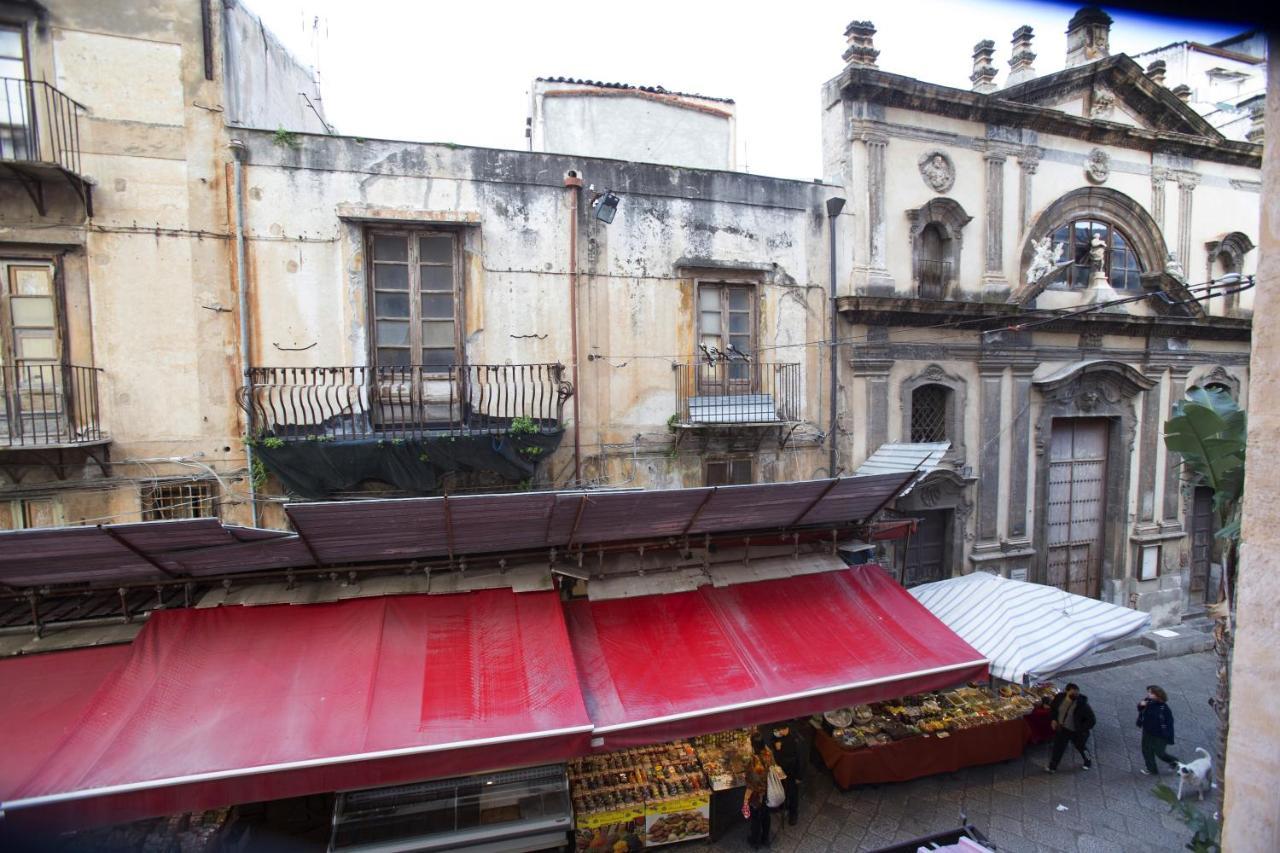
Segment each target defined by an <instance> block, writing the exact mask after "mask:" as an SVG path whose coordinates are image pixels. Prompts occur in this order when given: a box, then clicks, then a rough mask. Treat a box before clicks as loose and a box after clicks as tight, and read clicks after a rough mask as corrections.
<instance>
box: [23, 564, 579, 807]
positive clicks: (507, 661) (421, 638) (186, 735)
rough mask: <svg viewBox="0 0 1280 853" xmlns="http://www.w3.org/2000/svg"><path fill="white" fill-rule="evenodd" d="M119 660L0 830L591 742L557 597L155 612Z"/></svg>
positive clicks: (305, 789)
mask: <svg viewBox="0 0 1280 853" xmlns="http://www.w3.org/2000/svg"><path fill="white" fill-rule="evenodd" d="M131 648H132V653H131V654H130V656H129V657H128V659H127V660H126V661H125V662H124V663H123V665H122V666H121V667H120V669H119V670H118V671H117V672H116V673H115V674H114V675H113V676H112V677H110V678H109V679H108V680H107V682H106V683H105V684H104V685H103V686H102V688H101V689H100V690H99V691H98V692H97V693H96V695H94V696H93V698H92V700H91V701H90V702H89V703H88V706H87V707H86V708H85V710H84V712H83V714H81V715H80V717H79V719H78V721H77V724H76V725H75V727H74V730H73V731H72V732H71V734H70V735H68V736H67V737H66V738H65V739H63V741H62V743H61V746H60V747H59V748H58V749H57V750H56V752H54V753H53V754H52V755H50V756H49V757H48V759H47V760H46V761H45V762H44V763H43V766H41V767H40V768H39V769H38V770H37V771H36V772H35V773H34V775H32V776H31V777H30V778H28V779H26V780H24V781H23V782H21V783H20V784H19V785H18V786H17V787H16V789H13V790H10V791H9V795H8V797H6V801H5V802H3V803H0V808H3V809H4V813H5V818H4V821H3V822H0V832H3V831H4V825H5V824H9V825H10V826H11V827H14V828H18V829H20V828H22V827H23V826H39V827H41V828H49V827H71V826H86V825H92V824H101V823H119V822H123V821H127V820H133V819H137V818H141V817H148V816H154V815H164V814H171V813H174V812H182V811H189V810H196V809H204V808H213V807H218V806H224V805H229V804H232V803H245V802H258V801H262V800H272V799H281V798H285V797H293V796H300V795H304V794H310V793H318V792H327V791H340V790H348V789H353V788H364V787H373V786H379V785H391V784H397V783H403V782H411V781H417V780H424V779H429V778H438V777H446V776H453V775H461V774H467V773H474V772H479V771H490V770H497V769H502V768H507V767H518V766H524V765H530V764H538V763H546V762H553V761H563V760H564V759H566V758H567V757H569V756H571V755H575V754H580V753H581V752H583V751H584V750H585V749H587V747H588V738H589V735H590V731H591V724H590V721H589V720H588V718H587V715H586V710H585V708H584V706H583V701H582V696H581V693H580V692H579V688H578V683H577V678H576V677H575V674H574V669H573V655H572V652H571V651H570V648H569V645H568V636H567V633H566V630H565V624H564V619H563V611H562V609H561V605H560V601H559V597H558V595H557V594H556V593H555V592H529V593H515V592H512V591H511V590H510V589H491V590H483V591H478V592H470V593H462V594H456V595H412V596H395V597H386V598H364V599H355V600H350V601H344V602H340V603H336V604H312V605H304V606H296V605H275V606H265V607H220V608H213V609H189V610H175V611H168V612H164V611H162V612H159V613H156V614H155V615H153V616H152V617H151V619H150V621H149V622H148V623H147V626H146V628H145V629H144V630H143V631H142V633H141V634H139V635H138V637H137V639H136V640H135V641H134V643H133V645H132V647H131ZM8 710H12V709H8ZM26 722H27V724H28V725H30V726H32V727H33V728H34V729H37V730H38V729H41V728H42V727H43V726H45V725H62V723H61V722H59V721H56V720H55V721H50V723H48V724H45V723H42V722H41V721H38V720H31V719H27V721H26ZM10 726H11V722H10V719H9V718H4V719H0V729H7V728H9V727H10Z"/></svg>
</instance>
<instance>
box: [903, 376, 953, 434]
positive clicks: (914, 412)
mask: <svg viewBox="0 0 1280 853" xmlns="http://www.w3.org/2000/svg"><path fill="white" fill-rule="evenodd" d="M950 393H951V392H950V390H949V389H947V388H945V387H943V386H942V385H922V386H920V387H919V388H917V389H915V390H914V391H913V392H911V440H912V441H913V442H916V443H923V442H930V441H946V440H947V397H948V396H949V395H950Z"/></svg>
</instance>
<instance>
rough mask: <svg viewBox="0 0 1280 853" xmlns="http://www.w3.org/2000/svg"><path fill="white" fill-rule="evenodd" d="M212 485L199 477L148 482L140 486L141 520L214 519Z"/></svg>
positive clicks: (215, 504) (216, 508)
mask: <svg viewBox="0 0 1280 853" xmlns="http://www.w3.org/2000/svg"><path fill="white" fill-rule="evenodd" d="M214 497H215V496H214V490H213V484H212V483H207V482H202V481H199V480H183V481H170V482H155V483H149V484H147V485H144V486H143V487H142V520H143V521H173V520H175V519H183V518H217V517H218V507H217V503H216V501H215V500H214Z"/></svg>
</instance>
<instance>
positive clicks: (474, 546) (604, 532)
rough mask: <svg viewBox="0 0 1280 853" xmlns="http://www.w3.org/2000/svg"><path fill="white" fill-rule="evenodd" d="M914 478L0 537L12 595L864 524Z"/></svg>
mask: <svg viewBox="0 0 1280 853" xmlns="http://www.w3.org/2000/svg"><path fill="white" fill-rule="evenodd" d="M913 476H914V474H913V473H912V472H906V473H903V472H893V473H887V474H883V475H880V476H865V477H861V476H860V477H845V478H839V479H835V480H806V481H801V482H795V483H772V484H767V485H751V486H720V487H713V488H697V489H671V490H665V491H657V490H648V491H641V490H636V491H615V492H529V493H516V494H499V495H468V496H464V497H442V498H407V499H401V500H371V501H343V502H337V501H335V502H325V503H301V504H290V505H288V506H287V507H286V512H287V513H288V515H289V519H290V521H292V522H293V526H294V529H295V530H297V531H298V534H299V535H295V534H290V533H286V532H284V531H279V530H255V529H249V528H240V527H231V526H224V525H222V524H220V523H219V522H218V521H217V520H215V519H192V520H186V521H158V522H145V523H138V524H118V525H109V526H99V527H60V528H47V529H42V530H21V531H8V532H0V584H3V585H6V586H8V587H10V588H23V587H35V586H53V585H59V584H93V583H108V582H109V583H127V582H144V583H145V582H151V581H164V580H172V579H174V578H179V579H182V578H201V577H210V576H216V575H230V574H238V573H246V572H262V571H271V570H278V569H285V568H291V567H298V568H303V567H309V566H314V565H315V563H316V561H315V560H314V559H313V558H312V551H314V553H315V555H316V558H318V559H319V561H320V563H322V564H325V565H335V564H336V565H341V564H358V563H378V562H394V561H401V560H413V559H426V560H430V559H444V558H451V557H458V556H463V555H468V554H503V553H513V552H520V551H531V550H540V549H548V548H560V549H564V548H570V547H573V546H580V545H594V544H600V543H605V542H632V541H652V540H655V539H659V540H661V539H668V538H675V537H680V536H686V535H687V536H701V535H702V534H723V533H734V532H738V531H742V532H744V533H747V532H756V531H779V530H787V529H791V528H800V527H813V526H825V525H832V524H852V523H857V522H862V521H866V520H867V519H868V518H870V517H871V516H872V515H874V514H875V513H876V512H877V511H878V510H880V509H881V508H882V507H883V506H884V505H885V504H886V503H888V502H889V501H890V500H892V499H893V497H894V496H896V495H897V494H898V493H899V492H900V491H901V490H902V488H903V486H905V485H906V484H907V483H908V482H910V480H911V478H912V477H913Z"/></svg>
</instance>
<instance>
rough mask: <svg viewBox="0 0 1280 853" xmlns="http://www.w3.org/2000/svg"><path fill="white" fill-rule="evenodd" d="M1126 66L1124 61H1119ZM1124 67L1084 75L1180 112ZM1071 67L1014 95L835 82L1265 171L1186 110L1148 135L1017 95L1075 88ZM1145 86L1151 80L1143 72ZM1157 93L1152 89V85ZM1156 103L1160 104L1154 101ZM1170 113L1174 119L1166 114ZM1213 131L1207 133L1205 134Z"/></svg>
mask: <svg viewBox="0 0 1280 853" xmlns="http://www.w3.org/2000/svg"><path fill="white" fill-rule="evenodd" d="M1121 60H1123V62H1121ZM1125 63H1127V64H1128V65H1129V66H1132V67H1133V69H1138V66H1137V63H1135V62H1133V60H1131V59H1129V58H1128V57H1127V56H1118V57H1112V58H1111V59H1109V60H1103V61H1101V62H1099V63H1091V64H1090V65H1089V66H1086V67H1085V68H1084V69H1082V70H1081V73H1083V71H1084V70H1088V71H1090V72H1093V71H1096V72H1098V73H1102V72H1112V74H1113V75H1116V76H1117V77H1118V78H1119V79H1122V80H1124V81H1126V82H1127V83H1128V85H1129V86H1130V87H1131V88H1132V89H1134V90H1135V91H1141V92H1142V93H1143V94H1144V95H1146V96H1148V97H1149V98H1155V99H1156V100H1157V101H1159V106H1160V107H1162V108H1166V109H1174V110H1176V109H1177V108H1175V107H1172V106H1171V105H1169V104H1168V103H1165V100H1166V99H1165V98H1164V95H1168V97H1169V98H1171V99H1173V100H1174V101H1176V100H1177V98H1176V97H1175V96H1174V95H1172V94H1171V93H1168V92H1165V91H1155V90H1154V89H1153V91H1152V92H1147V91H1146V89H1147V87H1146V85H1145V84H1143V83H1141V82H1139V81H1138V80H1137V79H1136V78H1134V79H1130V77H1131V75H1132V69H1130V68H1128V67H1127V66H1126V65H1125ZM1072 72H1077V69H1068V70H1067V71H1066V72H1061V74H1060V75H1048V76H1047V77H1046V78H1043V79H1038V80H1036V81H1031V82H1030V83H1023V84H1021V85H1019V86H1016V87H1013V88H1012V89H1007V90H1002V91H998V92H994V93H991V94H987V95H984V94H979V93H976V92H971V91H968V90H965V89H955V88H952V87H950V86H940V85H938V84H936V83H926V82H924V81H922V80H917V79H915V78H913V77H905V76H903V75H900V74H889V73H888V72H885V71H881V70H879V69H876V68H866V67H850V68H846V69H845V71H844V72H843V73H842V74H841V75H840V76H839V77H837V78H836V79H835V80H834V81H833V82H834V83H835V85H836V87H837V88H838V89H839V90H840V91H841V92H842V93H843V94H844V96H845V97H846V98H853V99H855V100H864V101H870V102H874V103H878V104H883V105H885V106H891V107H899V108H904V109H912V110H916V111H919V112H923V113H931V114H934V115H942V116H948V117H950V118H959V119H966V120H969V121H975V122H983V123H988V124H996V125H1004V126H1010V127H1020V128H1024V129H1026V130H1033V131H1037V132H1041V133H1052V134H1057V135H1060V136H1067V137H1072V138H1076V139H1082V140H1085V141H1088V142H1091V143H1094V144H1097V145H1111V146H1116V147H1120V148H1136V149H1139V150H1143V151H1157V150H1158V151H1160V152H1162V153H1173V154H1179V155H1182V156H1186V157H1194V158H1197V159H1201V160H1209V161H1212V162H1219V163H1231V164H1234V165H1240V166H1250V167H1252V168H1255V169H1258V168H1261V166H1262V146H1261V145H1256V144H1253V143H1249V142H1234V141H1230V140H1225V139H1223V138H1222V135H1221V134H1219V133H1218V132H1217V131H1216V130H1214V129H1213V127H1212V126H1211V125H1208V123H1207V122H1203V119H1201V122H1203V125H1204V127H1199V126H1197V125H1195V124H1194V122H1192V121H1191V120H1190V119H1189V118H1188V117H1187V116H1186V114H1185V112H1183V111H1178V112H1177V113H1176V114H1177V115H1179V116H1180V117H1181V118H1183V119H1185V121H1184V122H1182V123H1181V127H1180V129H1178V130H1172V129H1161V130H1148V129H1145V128H1138V127H1131V126H1128V125H1123V124H1119V123H1117V122H1111V121H1101V120H1097V119H1087V118H1083V117H1081V116H1073V115H1069V114H1067V113H1064V112H1062V111H1061V110H1056V109H1052V108H1050V107H1042V106H1037V105H1035V104H1027V103H1021V102H1018V101H1016V100H1011V99H1010V98H1011V97H1020V96H1026V95H1027V94H1029V93H1031V88H1030V87H1032V86H1041V87H1046V88H1050V87H1053V86H1062V87H1068V88H1069V87H1070V86H1071V85H1074V81H1075V76H1077V75H1076V74H1073V73H1072ZM1138 73H1139V75H1140V76H1141V77H1142V79H1143V80H1147V82H1148V83H1150V81H1149V80H1148V79H1147V78H1146V76H1145V74H1143V73H1142V72H1141V69H1138ZM1150 85H1151V86H1152V87H1154V86H1155V84H1154V83H1151V84H1150ZM1153 103H1155V101H1153ZM1166 114H1168V113H1166ZM1205 128H1207V132H1206V131H1205Z"/></svg>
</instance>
